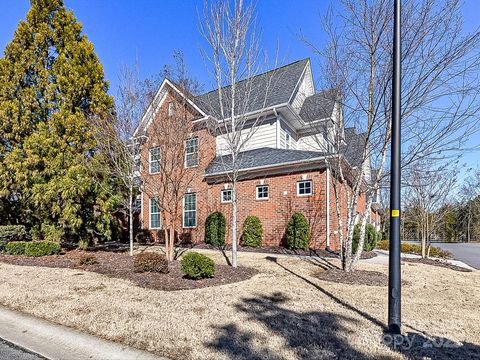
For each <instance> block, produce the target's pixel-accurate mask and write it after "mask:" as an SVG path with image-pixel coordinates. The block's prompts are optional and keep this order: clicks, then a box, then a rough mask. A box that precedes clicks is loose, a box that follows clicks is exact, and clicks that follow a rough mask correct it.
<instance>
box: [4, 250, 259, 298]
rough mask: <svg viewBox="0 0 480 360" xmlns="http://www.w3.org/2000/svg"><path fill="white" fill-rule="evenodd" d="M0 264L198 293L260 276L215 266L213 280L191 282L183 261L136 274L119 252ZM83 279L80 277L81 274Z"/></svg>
mask: <svg viewBox="0 0 480 360" xmlns="http://www.w3.org/2000/svg"><path fill="white" fill-rule="evenodd" d="M85 254H89V255H95V257H96V259H97V262H98V263H97V264H94V265H80V264H79V259H80V257H81V256H82V255H85ZM0 262H4V263H8V264H13V265H22V266H44V267H53V268H69V269H81V270H86V271H92V272H96V273H99V274H103V275H106V276H109V277H114V278H120V279H126V280H130V281H132V282H133V283H134V284H135V285H138V286H141V287H145V288H150V289H156V290H164V291H174V290H188V289H198V288H203V287H209V286H217V285H224V284H231V283H235V282H239V281H243V280H247V279H250V278H251V277H252V276H253V275H255V274H257V273H258V272H257V270H255V269H252V268H247V267H237V268H236V269H234V268H232V267H231V266H228V265H217V264H216V265H215V276H214V277H213V278H209V279H201V280H191V279H188V278H185V277H184V275H183V273H182V271H181V268H180V262H179V261H173V262H171V263H170V264H169V270H170V271H169V273H168V274H160V273H136V272H134V271H133V258H132V257H130V256H129V255H128V254H127V253H118V252H106V251H97V252H86V251H81V250H72V251H68V252H66V253H65V254H64V255H52V256H42V257H27V256H13V255H4V254H1V255H0ZM79 275H80V274H79Z"/></svg>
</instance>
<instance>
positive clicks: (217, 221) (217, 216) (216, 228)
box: [205, 211, 226, 246]
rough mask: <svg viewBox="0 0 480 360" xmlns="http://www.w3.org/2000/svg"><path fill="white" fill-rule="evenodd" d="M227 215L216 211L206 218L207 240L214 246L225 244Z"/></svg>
mask: <svg viewBox="0 0 480 360" xmlns="http://www.w3.org/2000/svg"><path fill="white" fill-rule="evenodd" d="M225 223H226V221H225V216H224V215H223V214H222V213H221V212H219V211H215V212H213V213H211V214H210V215H208V217H207V220H205V242H206V243H207V244H210V245H213V246H223V245H225Z"/></svg>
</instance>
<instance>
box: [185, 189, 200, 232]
mask: <svg viewBox="0 0 480 360" xmlns="http://www.w3.org/2000/svg"><path fill="white" fill-rule="evenodd" d="M183 227H184V228H194V227H197V194H196V193H189V194H185V196H184V197H183Z"/></svg>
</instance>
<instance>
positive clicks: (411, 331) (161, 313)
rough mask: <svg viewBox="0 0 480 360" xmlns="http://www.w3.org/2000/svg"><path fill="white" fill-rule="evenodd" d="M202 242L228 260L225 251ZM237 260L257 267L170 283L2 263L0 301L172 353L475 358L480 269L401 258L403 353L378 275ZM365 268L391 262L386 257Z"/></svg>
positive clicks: (479, 347)
mask: <svg viewBox="0 0 480 360" xmlns="http://www.w3.org/2000/svg"><path fill="white" fill-rule="evenodd" d="M202 252H203V253H206V254H208V255H210V256H212V258H213V259H214V260H215V262H216V263H217V264H225V261H226V260H225V258H224V257H223V255H221V254H220V253H218V252H213V251H207V250H202ZM238 260H239V264H240V265H242V266H247V267H251V268H254V269H256V270H257V271H258V273H257V274H256V275H254V276H253V277H251V278H249V279H247V280H244V281H241V282H237V283H230V284H225V285H219V286H214V287H203V288H198V289H190V290H177V291H161V290H155V289H148V288H144V287H140V286H137V285H135V283H133V282H131V281H130V280H123V279H118V278H113V277H109V276H106V275H103V274H98V273H94V272H90V271H84V270H81V269H70V268H47V267H39V266H35V267H33V266H19V265H11V264H6V263H0V283H1V285H0V303H1V304H2V305H4V306H6V307H9V308H13V309H17V310H21V311H24V312H26V313H30V314H33V315H36V316H39V317H42V318H45V319H48V320H51V321H54V322H57V323H61V324H64V325H68V326H72V327H76V328H78V329H80V330H83V331H86V332H89V333H91V334H95V335H98V336H101V337H104V338H107V339H111V340H115V341H119V342H123V343H125V344H128V345H131V346H135V347H137V348H140V349H144V350H147V351H152V352H155V353H157V354H160V355H163V356H167V357H170V358H173V359H322V358H325V359H329V358H335V357H337V358H341V359H345V358H352V359H361V358H368V357H376V358H380V357H383V358H405V357H422V356H429V357H433V358H442V357H445V358H448V356H450V358H461V357H465V358H475V357H477V358H480V314H479V311H478V304H479V303H480V272H479V271H475V272H470V273H464V272H458V271H454V270H451V269H448V268H441V267H434V266H431V265H425V264H419V263H403V265H402V275H403V279H404V280H405V282H406V284H405V285H404V287H403V309H402V316H403V324H404V327H403V331H404V333H405V334H408V337H407V338H406V339H407V340H406V341H407V342H406V343H405V344H404V345H405V346H404V347H403V351H404V354H401V353H399V352H396V351H393V350H392V349H391V348H389V347H387V346H386V345H385V344H384V335H383V325H384V322H385V320H386V316H387V310H386V303H385V301H386V298H387V288H386V287H385V286H366V285H352V284H340V283H332V282H328V281H324V280H319V279H318V278H317V277H316V276H315V275H316V274H318V273H319V272H321V271H323V269H324V268H325V267H326V266H328V265H327V264H326V263H325V261H323V260H302V259H299V258H294V257H286V256H282V255H270V254H255V253H239V257H238ZM333 264H334V265H336V263H335V262H333ZM360 268H361V269H362V270H370V271H372V270H373V271H379V272H382V273H385V274H386V273H387V268H386V266H385V265H376V264H361V266H360ZM386 339H387V340H389V338H386ZM412 340H413V342H412ZM431 340H434V342H432V341H431ZM408 344H411V345H408ZM424 344H433V346H427V347H425V346H424ZM439 345H443V347H439Z"/></svg>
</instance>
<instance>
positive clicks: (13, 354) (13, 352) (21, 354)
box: [0, 338, 46, 360]
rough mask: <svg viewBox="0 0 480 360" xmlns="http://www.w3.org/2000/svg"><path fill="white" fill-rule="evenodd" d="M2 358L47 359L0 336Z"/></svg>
mask: <svg viewBox="0 0 480 360" xmlns="http://www.w3.org/2000/svg"><path fill="white" fill-rule="evenodd" d="M0 359H8V360H46V359H45V358H44V357H42V356H40V355H36V354H34V353H31V352H29V351H28V350H25V349H23V348H21V347H19V346H16V345H13V344H12V343H9V342H8V341H5V340H3V339H1V338H0Z"/></svg>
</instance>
